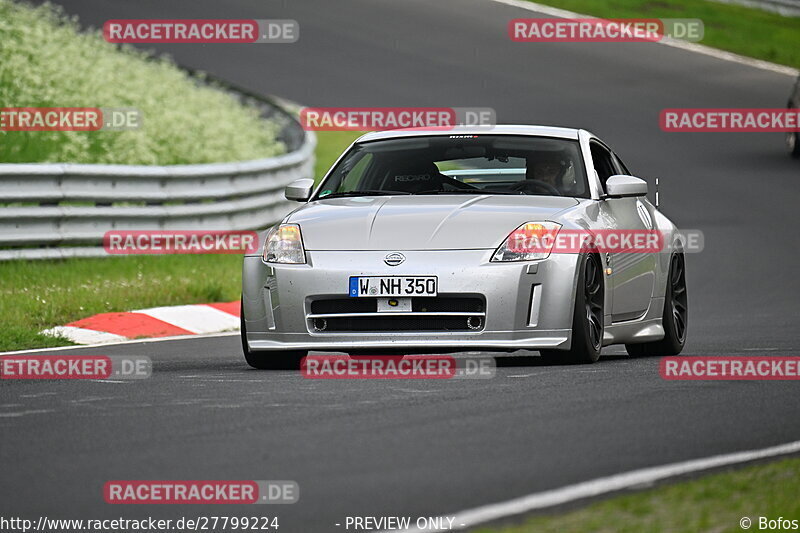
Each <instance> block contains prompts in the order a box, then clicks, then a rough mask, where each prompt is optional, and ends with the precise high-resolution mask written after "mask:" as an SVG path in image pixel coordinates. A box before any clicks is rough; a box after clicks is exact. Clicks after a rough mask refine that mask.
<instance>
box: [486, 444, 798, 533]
mask: <svg viewBox="0 0 800 533" xmlns="http://www.w3.org/2000/svg"><path fill="white" fill-rule="evenodd" d="M798 492H800V459H796V458H793V459H785V460H781V461H776V462H773V463H769V464H765V465H756V466H749V467H746V468H743V469H741V470H735V471H732V472H725V473H719V474H714V475H710V476H706V477H702V478H699V479H696V480H692V481H687V482H682V483H677V484H674V485H668V486H664V487H660V488H656V489H652V490H647V491H644V492H638V493H634V494H628V495H624V496H618V497H615V498H612V499H610V500H606V501H601V502H598V503H594V504H591V505H588V506H586V507H583V508H581V509H578V510H575V511H570V512H565V513H559V514H552V515H548V516H538V517H535V518H531V519H529V520H527V521H525V522H524V523H523V524H521V525H518V526H512V527H504V528H483V529H480V530H478V531H479V532H480V533H551V532H552V533H562V532H572V531H574V532H580V533H647V532H652V533H657V532H676V533H678V532H698V531H713V532H715V533H717V532H719V533H722V532H731V533H734V532H737V531H738V532H741V531H744V530H743V529H741V528H740V527H739V520H740V519H741V518H742V517H745V516H746V517H749V518H750V519H751V520H752V521H753V522H752V527H750V530H751V531H758V530H759V528H758V517H760V516H764V517H767V518H769V519H776V518H778V517H781V516H782V517H785V518H790V519H800V501H799V500H798V498H797V494H798Z"/></svg>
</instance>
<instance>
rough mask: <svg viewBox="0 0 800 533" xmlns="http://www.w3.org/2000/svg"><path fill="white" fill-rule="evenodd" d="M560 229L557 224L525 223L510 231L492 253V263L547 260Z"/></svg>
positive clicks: (546, 222)
mask: <svg viewBox="0 0 800 533" xmlns="http://www.w3.org/2000/svg"><path fill="white" fill-rule="evenodd" d="M560 229H561V224H559V223H557V222H550V221H545V222H526V223H525V224H523V225H521V226H520V227H518V228H517V229H515V230H514V231H512V232H511V233H510V234H509V235H508V237H506V240H505V241H503V244H501V245H500V247H499V248H498V249H497V250H496V251H495V252H494V255H493V256H492V261H493V262H498V261H533V260H536V259H547V257H548V256H549V255H550V250H552V249H553V245H554V244H555V242H556V235H558V231H559V230H560Z"/></svg>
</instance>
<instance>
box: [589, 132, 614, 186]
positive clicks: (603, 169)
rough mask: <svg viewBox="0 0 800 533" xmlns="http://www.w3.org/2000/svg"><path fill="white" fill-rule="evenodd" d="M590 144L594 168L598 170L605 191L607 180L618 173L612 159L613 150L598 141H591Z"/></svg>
mask: <svg viewBox="0 0 800 533" xmlns="http://www.w3.org/2000/svg"><path fill="white" fill-rule="evenodd" d="M590 146H591V150H592V162H593V163H594V169H595V170H596V171H597V176H598V177H599V178H600V183H601V184H602V186H603V192H605V191H606V181H607V180H608V178H609V177H610V176H613V175H614V174H616V170H615V169H614V163H613V161H612V159H611V152H609V151H608V150H606V149H605V147H603V146H601V145H600V144H598V143H596V142H593V143H591V144H590Z"/></svg>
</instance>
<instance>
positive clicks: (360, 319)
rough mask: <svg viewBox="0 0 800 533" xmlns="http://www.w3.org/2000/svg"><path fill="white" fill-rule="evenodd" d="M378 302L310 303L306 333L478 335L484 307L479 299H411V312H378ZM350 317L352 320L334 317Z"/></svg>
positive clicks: (333, 299)
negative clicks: (452, 332)
mask: <svg viewBox="0 0 800 533" xmlns="http://www.w3.org/2000/svg"><path fill="white" fill-rule="evenodd" d="M378 300H379V298H326V299H319V300H314V301H312V302H311V303H310V306H309V310H310V314H311V316H309V317H308V318H309V329H310V330H311V331H313V332H316V333H331V332H361V333H370V332H387V331H405V332H414V331H479V330H482V329H483V327H484V320H485V311H486V304H485V303H484V300H483V298H482V297H480V296H474V295H473V296H451V295H450V296H436V297H412V298H411V310H410V311H405V312H396V311H394V312H393V311H386V312H378ZM335 315H352V316H335Z"/></svg>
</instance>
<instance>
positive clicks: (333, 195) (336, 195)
mask: <svg viewBox="0 0 800 533" xmlns="http://www.w3.org/2000/svg"><path fill="white" fill-rule="evenodd" d="M398 194H411V193H410V192H406V191H376V190H366V191H348V192H334V193H331V194H326V195H325V196H320V197H318V198H317V200H327V199H328V198H347V197H348V196H395V195H398Z"/></svg>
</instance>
